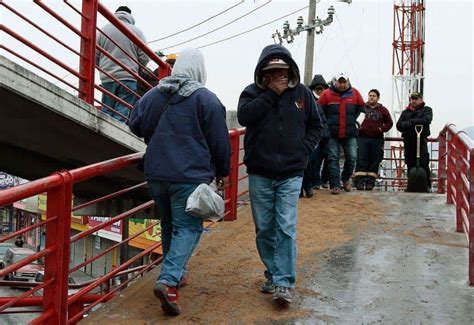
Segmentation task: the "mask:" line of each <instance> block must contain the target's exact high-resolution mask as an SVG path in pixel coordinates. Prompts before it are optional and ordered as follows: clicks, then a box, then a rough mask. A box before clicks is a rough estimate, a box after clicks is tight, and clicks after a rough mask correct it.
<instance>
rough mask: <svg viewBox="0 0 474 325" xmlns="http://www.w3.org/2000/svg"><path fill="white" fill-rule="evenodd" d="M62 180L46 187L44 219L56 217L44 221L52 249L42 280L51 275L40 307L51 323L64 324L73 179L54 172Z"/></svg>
mask: <svg viewBox="0 0 474 325" xmlns="http://www.w3.org/2000/svg"><path fill="white" fill-rule="evenodd" d="M58 175H60V176H61V178H62V184H61V185H60V186H59V187H57V188H55V189H53V190H51V191H48V198H47V211H46V219H50V218H53V217H57V219H56V220H55V221H54V222H50V223H48V224H47V225H46V248H51V249H52V250H53V253H52V254H50V255H47V256H46V258H45V270H44V275H45V276H44V277H45V279H44V281H45V282H46V281H48V280H50V279H54V282H53V284H52V285H51V286H47V287H46V288H44V296H43V297H44V299H43V311H44V312H47V311H49V310H51V311H52V316H51V318H50V322H49V323H51V324H65V323H66V320H67V316H68V315H67V312H68V307H67V296H68V276H69V272H68V270H69V258H70V241H69V238H70V232H71V205H72V184H73V179H72V176H71V174H70V173H69V172H67V171H63V172H60V173H58Z"/></svg>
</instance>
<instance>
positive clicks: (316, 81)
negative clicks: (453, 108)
mask: <svg viewBox="0 0 474 325" xmlns="http://www.w3.org/2000/svg"><path fill="white" fill-rule="evenodd" d="M316 86H323V87H324V88H326V89H328V88H329V86H328V83H327V82H326V80H324V77H323V76H322V75H320V74H316V75H314V77H313V80H312V81H311V83H310V84H309V86H308V88H309V89H311V90H313V89H314V88H316Z"/></svg>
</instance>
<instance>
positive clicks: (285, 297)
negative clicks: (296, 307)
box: [273, 287, 293, 304]
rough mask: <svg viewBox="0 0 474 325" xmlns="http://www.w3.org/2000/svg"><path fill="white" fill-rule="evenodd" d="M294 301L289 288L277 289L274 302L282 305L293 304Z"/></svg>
mask: <svg viewBox="0 0 474 325" xmlns="http://www.w3.org/2000/svg"><path fill="white" fill-rule="evenodd" d="M292 299H293V293H292V292H291V289H290V288H287V287H275V292H274V293H273V300H274V301H276V302H280V303H285V304H291V300H292Z"/></svg>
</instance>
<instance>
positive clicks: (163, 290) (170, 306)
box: [153, 282, 181, 316]
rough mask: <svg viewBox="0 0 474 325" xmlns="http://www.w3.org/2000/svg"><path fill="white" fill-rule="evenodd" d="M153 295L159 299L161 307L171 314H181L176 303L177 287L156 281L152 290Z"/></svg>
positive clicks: (177, 297) (177, 296)
mask: <svg viewBox="0 0 474 325" xmlns="http://www.w3.org/2000/svg"><path fill="white" fill-rule="evenodd" d="M153 293H154V294H155V296H156V297H157V298H158V299H160V301H161V309H162V310H163V311H164V312H165V313H167V314H168V315H171V316H177V315H179V314H181V308H180V307H179V305H178V299H179V293H178V288H177V287H169V286H167V285H166V284H164V283H161V282H156V283H155V288H154V290H153Z"/></svg>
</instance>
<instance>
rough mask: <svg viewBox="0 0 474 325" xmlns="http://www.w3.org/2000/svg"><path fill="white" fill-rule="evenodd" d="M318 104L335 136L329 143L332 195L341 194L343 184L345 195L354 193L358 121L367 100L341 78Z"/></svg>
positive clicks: (333, 83) (346, 79)
mask: <svg viewBox="0 0 474 325" xmlns="http://www.w3.org/2000/svg"><path fill="white" fill-rule="evenodd" d="M318 103H319V104H320V105H321V107H322V108H323V110H324V113H325V115H326V120H327V123H328V126H329V131H330V133H331V136H330V138H329V140H328V143H327V150H328V160H329V184H330V187H331V194H339V192H340V188H341V180H342V186H343V188H344V191H346V192H350V190H351V188H352V185H351V180H350V179H351V176H352V173H353V172H354V167H355V164H356V160H357V127H356V120H357V118H358V117H359V115H360V114H361V113H365V110H364V106H365V103H364V100H363V99H362V96H361V95H360V93H359V91H358V90H357V89H355V88H354V87H352V85H351V83H350V81H349V78H348V77H347V76H346V75H345V74H343V73H340V74H337V75H336V76H334V78H333V79H332V83H331V86H330V87H329V89H326V90H325V91H324V92H323V93H322V95H321V97H320V98H319V101H318ZM341 146H342V149H343V151H344V167H343V169H342V174H341V169H340V167H339V148H340V147H341Z"/></svg>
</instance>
